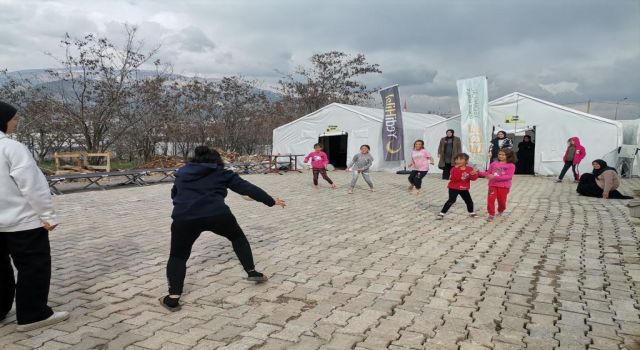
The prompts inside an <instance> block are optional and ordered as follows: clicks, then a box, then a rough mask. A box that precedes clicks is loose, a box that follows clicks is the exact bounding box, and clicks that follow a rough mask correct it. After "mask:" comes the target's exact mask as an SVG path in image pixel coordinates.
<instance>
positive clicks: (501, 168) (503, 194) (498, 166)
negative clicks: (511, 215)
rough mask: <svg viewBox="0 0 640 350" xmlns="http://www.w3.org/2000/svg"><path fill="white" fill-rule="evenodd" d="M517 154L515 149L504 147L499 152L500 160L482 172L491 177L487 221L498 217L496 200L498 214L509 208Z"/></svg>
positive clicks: (488, 177)
mask: <svg viewBox="0 0 640 350" xmlns="http://www.w3.org/2000/svg"><path fill="white" fill-rule="evenodd" d="M515 163H516V155H515V153H514V152H513V150H511V149H508V148H503V149H501V150H500V151H499V152H498V161H496V162H493V163H491V165H489V169H488V170H487V171H483V172H480V176H483V177H486V178H487V179H489V195H488V196H487V211H488V212H489V216H488V217H487V221H493V220H494V219H495V217H496V200H497V201H498V215H499V216H502V215H504V211H505V210H506V209H507V196H508V195H509V189H510V188H511V179H512V178H513V174H514V173H515V172H516V165H515Z"/></svg>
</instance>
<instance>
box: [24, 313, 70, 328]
mask: <svg viewBox="0 0 640 350" xmlns="http://www.w3.org/2000/svg"><path fill="white" fill-rule="evenodd" d="M68 318H69V313H68V312H66V311H58V312H54V313H53V315H51V316H49V318H47V319H44V320H42V321H38V322H33V323H27V324H20V325H18V327H16V330H17V331H18V332H28V331H32V330H34V329H38V328H42V327H46V326H51V325H52V324H56V323H59V322H62V321H64V320H66V319H68Z"/></svg>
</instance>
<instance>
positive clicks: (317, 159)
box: [304, 151, 329, 169]
mask: <svg viewBox="0 0 640 350" xmlns="http://www.w3.org/2000/svg"><path fill="white" fill-rule="evenodd" d="M309 159H311V167H312V168H313V169H324V168H325V167H326V166H327V164H329V157H327V154H326V153H324V152H322V151H320V152H316V151H313V152H311V153H309V154H307V156H306V157H304V162H305V163H307V162H308V161H309Z"/></svg>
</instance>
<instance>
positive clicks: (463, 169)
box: [437, 153, 478, 220]
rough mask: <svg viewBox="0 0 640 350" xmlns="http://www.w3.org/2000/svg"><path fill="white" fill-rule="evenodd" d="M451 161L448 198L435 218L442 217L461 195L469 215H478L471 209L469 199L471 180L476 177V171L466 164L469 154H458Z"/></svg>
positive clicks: (471, 202)
mask: <svg viewBox="0 0 640 350" xmlns="http://www.w3.org/2000/svg"><path fill="white" fill-rule="evenodd" d="M453 161H454V162H455V166H454V167H453V168H451V176H450V177H449V185H447V187H448V188H449V200H448V201H447V202H446V203H445V204H444V206H443V207H442V210H441V211H440V214H438V216H437V219H438V220H442V219H444V215H445V214H446V213H447V212H448V211H449V208H451V206H452V205H453V203H455V202H456V199H457V198H458V196H460V197H462V199H463V200H464V203H465V204H466V205H467V211H468V212H469V216H471V217H474V218H475V217H476V216H478V215H477V214H476V213H475V211H473V200H472V199H471V193H469V190H470V189H471V181H475V180H477V179H478V171H477V170H476V169H474V168H472V167H470V166H467V163H468V162H469V155H468V154H466V153H461V154H458V155H457V156H456V157H455V158H454V159H453Z"/></svg>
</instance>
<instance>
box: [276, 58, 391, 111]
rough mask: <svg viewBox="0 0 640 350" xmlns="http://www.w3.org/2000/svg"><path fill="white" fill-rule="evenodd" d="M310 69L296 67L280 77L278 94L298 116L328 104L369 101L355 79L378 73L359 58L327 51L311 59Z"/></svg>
mask: <svg viewBox="0 0 640 350" xmlns="http://www.w3.org/2000/svg"><path fill="white" fill-rule="evenodd" d="M310 60H311V68H305V67H298V68H297V69H296V70H295V71H294V72H293V73H286V74H283V76H282V78H281V79H280V80H279V82H278V83H279V87H278V90H279V91H280V92H281V93H282V94H283V95H284V99H285V100H286V101H285V102H286V103H288V104H289V106H290V107H294V108H296V109H298V110H297V111H296V112H298V113H303V114H307V113H311V112H313V111H315V110H317V109H319V108H322V107H324V106H326V105H327V104H330V103H332V102H339V103H347V104H358V103H361V102H363V101H366V100H368V99H370V95H371V93H372V92H373V90H369V89H367V87H366V85H364V84H363V83H362V82H360V81H358V80H357V78H359V77H361V76H362V75H365V74H369V73H382V71H381V70H380V66H379V65H378V64H371V63H368V62H367V60H366V58H365V56H364V55H363V54H357V55H355V56H350V55H348V54H346V53H343V52H339V51H330V52H325V53H320V54H315V55H313V56H311V59H310Z"/></svg>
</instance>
